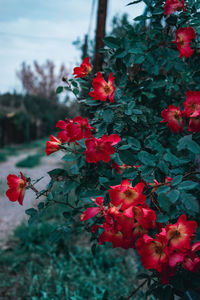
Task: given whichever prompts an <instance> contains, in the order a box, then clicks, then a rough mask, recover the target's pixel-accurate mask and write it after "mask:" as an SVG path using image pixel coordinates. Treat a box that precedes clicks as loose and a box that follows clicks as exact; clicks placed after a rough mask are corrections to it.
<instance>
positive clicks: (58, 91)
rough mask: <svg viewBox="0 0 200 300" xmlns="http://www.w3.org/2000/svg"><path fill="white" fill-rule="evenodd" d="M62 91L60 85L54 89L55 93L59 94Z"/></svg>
mask: <svg viewBox="0 0 200 300" xmlns="http://www.w3.org/2000/svg"><path fill="white" fill-rule="evenodd" d="M62 91H63V87H62V86H58V87H57V89H56V94H60V93H62Z"/></svg>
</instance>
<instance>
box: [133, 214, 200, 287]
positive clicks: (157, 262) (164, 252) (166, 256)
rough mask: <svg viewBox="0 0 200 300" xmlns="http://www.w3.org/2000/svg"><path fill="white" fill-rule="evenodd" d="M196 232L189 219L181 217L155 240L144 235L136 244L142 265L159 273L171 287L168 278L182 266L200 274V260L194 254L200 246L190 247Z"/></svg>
mask: <svg viewBox="0 0 200 300" xmlns="http://www.w3.org/2000/svg"><path fill="white" fill-rule="evenodd" d="M196 228H197V223H196V222H195V221H187V219H186V215H181V216H180V217H179V219H178V221H177V222H176V223H175V224H168V225H167V226H166V227H165V228H162V230H161V232H160V233H158V234H156V238H152V237H150V236H149V235H147V234H144V235H143V236H142V237H140V238H139V239H138V240H137V241H136V249H137V251H138V252H139V254H140V257H141V262H142V265H143V266H144V267H145V268H146V269H155V270H157V271H158V272H159V273H160V274H159V276H160V279H161V281H162V282H163V283H168V280H169V277H170V276H173V275H175V273H176V267H177V265H178V264H180V263H181V264H182V267H183V268H184V269H187V270H189V271H191V272H195V273H196V272H198V270H199V269H200V258H199V257H198V256H197V254H195V252H196V251H198V250H200V242H196V243H194V244H193V245H191V241H192V238H193V236H194V232H195V230H196Z"/></svg>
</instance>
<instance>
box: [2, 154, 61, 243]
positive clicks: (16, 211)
mask: <svg viewBox="0 0 200 300" xmlns="http://www.w3.org/2000/svg"><path fill="white" fill-rule="evenodd" d="M35 153H37V149H33V150H27V151H23V152H19V154H18V155H17V156H10V157H8V160H7V161H6V162H3V163H0V244H2V242H5V241H6V240H7V238H8V236H9V235H10V234H11V233H12V231H13V229H14V228H15V227H16V226H17V225H18V224H20V223H21V222H22V221H23V220H26V219H27V215H26V214H25V210H26V209H28V208H31V207H34V205H36V204H37V202H38V201H40V200H35V194H34V192H33V191H31V190H28V191H27V192H26V194H25V198H24V204H23V206H21V205H19V203H18V202H10V201H9V200H8V198H7V197H6V196H5V192H6V190H7V189H8V186H7V180H6V178H7V176H8V174H16V175H19V171H21V172H22V173H23V174H24V175H26V176H30V177H31V178H32V179H38V178H40V177H42V176H44V178H43V179H42V180H41V181H39V182H38V183H37V185H36V187H37V188H38V189H42V188H44V187H45V186H46V184H47V183H48V182H49V180H50V178H49V176H48V174H47V172H48V171H50V170H52V169H55V168H58V167H60V158H61V157H62V156H63V154H62V153H55V154H53V155H52V156H48V157H43V158H42V159H41V164H40V165H39V166H37V167H34V168H32V169H30V168H20V169H19V168H17V167H16V166H15V164H16V163H17V162H18V161H19V160H22V159H24V158H26V157H27V156H28V155H33V154H35Z"/></svg>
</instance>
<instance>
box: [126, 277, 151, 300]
mask: <svg viewBox="0 0 200 300" xmlns="http://www.w3.org/2000/svg"><path fill="white" fill-rule="evenodd" d="M145 283H147V279H146V280H145V281H143V282H142V283H141V284H140V285H139V286H138V287H137V288H136V289H135V290H133V291H132V293H131V294H130V295H129V296H128V297H127V298H126V300H129V299H131V298H132V297H133V296H134V295H135V294H136V293H137V292H138V291H139V289H141V288H142V287H143V285H145Z"/></svg>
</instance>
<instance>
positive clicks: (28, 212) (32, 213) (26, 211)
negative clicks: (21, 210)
mask: <svg viewBox="0 0 200 300" xmlns="http://www.w3.org/2000/svg"><path fill="white" fill-rule="evenodd" d="M25 213H26V214H27V215H29V216H34V215H36V214H37V209H35V208H29V209H27V210H25Z"/></svg>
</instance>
